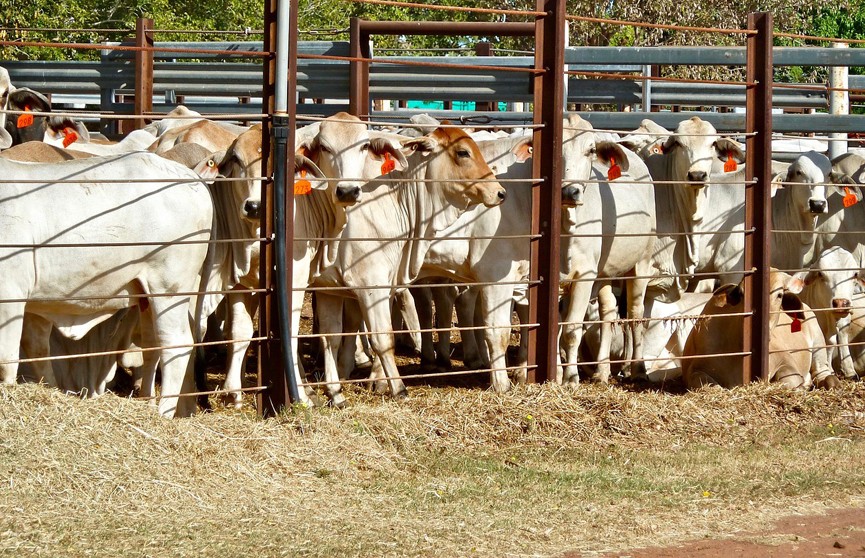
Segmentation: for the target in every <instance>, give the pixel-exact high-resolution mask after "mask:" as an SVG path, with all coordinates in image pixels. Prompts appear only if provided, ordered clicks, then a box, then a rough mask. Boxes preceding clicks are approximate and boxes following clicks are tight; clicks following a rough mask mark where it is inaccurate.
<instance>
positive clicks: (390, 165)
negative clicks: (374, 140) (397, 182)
mask: <svg viewBox="0 0 865 558" xmlns="http://www.w3.org/2000/svg"><path fill="white" fill-rule="evenodd" d="M395 168H396V161H394V160H393V159H391V158H390V153H388V152H387V151H385V152H384V162H383V163H382V164H381V173H382V174H388V173H389V172H390V171H392V170H393V169H395Z"/></svg>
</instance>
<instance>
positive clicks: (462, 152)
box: [457, 149, 471, 159]
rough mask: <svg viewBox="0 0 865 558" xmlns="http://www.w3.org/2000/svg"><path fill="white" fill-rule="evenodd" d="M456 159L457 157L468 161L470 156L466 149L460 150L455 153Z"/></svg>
mask: <svg viewBox="0 0 865 558" xmlns="http://www.w3.org/2000/svg"><path fill="white" fill-rule="evenodd" d="M457 157H459V158H460V159H468V158H469V157H471V154H470V153H469V152H468V149H460V150H459V151H457Z"/></svg>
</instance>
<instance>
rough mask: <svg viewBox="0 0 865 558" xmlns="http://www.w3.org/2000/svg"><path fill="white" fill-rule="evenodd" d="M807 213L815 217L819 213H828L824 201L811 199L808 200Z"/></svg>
mask: <svg viewBox="0 0 865 558" xmlns="http://www.w3.org/2000/svg"><path fill="white" fill-rule="evenodd" d="M808 211H809V212H811V213H813V214H815V215H818V214H820V213H827V212H828V211H829V208H828V206H827V205H826V200H824V199H820V198H811V199H809V200H808Z"/></svg>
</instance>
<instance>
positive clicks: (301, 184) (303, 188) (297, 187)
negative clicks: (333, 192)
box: [294, 169, 312, 196]
mask: <svg viewBox="0 0 865 558" xmlns="http://www.w3.org/2000/svg"><path fill="white" fill-rule="evenodd" d="M310 192H312V184H310V182H309V180H307V179H306V169H300V180H298V181H296V182H295V183H294V195H295V196H303V195H306V194H308V193H310Z"/></svg>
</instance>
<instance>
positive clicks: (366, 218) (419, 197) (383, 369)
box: [302, 114, 510, 402]
mask: <svg viewBox="0 0 865 558" xmlns="http://www.w3.org/2000/svg"><path fill="white" fill-rule="evenodd" d="M376 140H381V141H380V142H377V141H376ZM402 145H403V151H408V152H409V153H408V155H407V156H404V155H403V154H402V153H400V151H399V150H397V149H396V148H395V147H394V145H393V143H392V142H391V141H390V140H388V139H387V138H383V137H382V138H374V139H373V140H372V141H371V140H370V132H369V131H368V130H367V129H366V125H365V124H363V123H361V122H360V121H359V120H357V119H356V118H354V117H351V116H349V115H347V114H341V115H338V118H337V119H336V121H331V122H327V121H325V122H322V124H321V128H320V131H319V134H318V135H317V136H316V138H315V139H314V140H313V141H311V142H309V143H308V144H307V145H305V146H302V147H303V148H305V149H306V150H308V152H309V154H310V156H311V158H312V159H313V160H314V161H315V162H316V163H317V164H318V166H319V167H320V168H321V170H322V172H323V173H324V174H325V176H328V177H331V178H338V179H339V180H338V181H337V183H336V187H335V189H334V193H335V195H336V200H337V201H338V202H340V203H343V204H353V203H355V202H357V201H358V200H360V199H361V195H362V197H363V201H362V202H361V203H357V204H356V205H352V206H351V207H349V208H348V209H347V210H346V225H345V228H344V229H343V231H342V233H341V235H340V236H339V242H338V243H337V245H336V251H335V252H333V253H332V254H331V259H330V261H329V262H327V263H328V264H329V265H326V266H325V267H324V268H323V269H322V271H321V274H320V275H319V276H318V277H317V278H316V281H315V284H316V286H321V287H336V288H337V289H340V290H333V291H330V292H329V293H325V292H319V293H318V295H317V303H318V307H317V313H318V316H319V325H320V327H321V330H322V333H341V332H342V331H343V327H342V316H343V312H342V300H341V297H344V296H354V297H357V300H358V303H359V306H360V314H361V316H362V317H363V319H364V322H365V323H366V326H367V328H368V329H369V332H370V333H369V335H370V340H371V345H372V347H373V350H374V351H375V353H376V356H378V359H379V360H378V366H379V368H377V369H376V368H375V367H374V373H375V374H376V378H378V374H384V375H386V376H387V378H388V385H389V386H390V391H391V393H392V394H393V395H394V396H402V395H405V394H406V390H405V386H404V384H403V382H402V380H401V379H399V373H398V370H397V368H396V361H395V360H394V354H393V349H394V344H393V334H392V329H391V309H390V300H391V298H392V297H393V296H394V294H395V292H396V291H397V290H398V289H399V288H401V286H402V285H408V284H410V283H411V282H413V281H414V280H415V279H417V277H418V276H419V275H420V273H421V272H422V267H423V265H424V262H425V260H426V257H427V255H428V253H429V250H430V247H431V245H432V243H433V241H434V240H435V238H436V237H437V236H438V235H440V234H441V233H442V232H443V231H446V230H449V228H450V227H452V226H453V225H454V223H456V222H457V220H458V219H459V218H460V216H461V215H462V214H463V213H464V212H465V211H467V210H468V209H469V208H471V206H473V205H476V204H484V205H486V206H488V207H491V206H495V205H499V204H501V203H502V202H503V201H504V199H505V197H506V190H505V189H504V188H503V187H502V186H501V185H500V184H499V183H498V182H497V181H496V180H495V177H494V176H493V174H492V171H491V170H490V168H489V166H488V165H487V164H486V162H485V161H484V159H483V156H482V155H481V153H480V152H479V151H478V148H477V145H476V144H475V142H474V141H473V140H472V139H471V138H469V137H468V136H467V135H466V134H465V133H464V132H462V131H460V130H457V129H453V128H443V127H442V128H438V129H436V130H435V131H434V132H432V133H430V134H428V135H426V136H422V137H420V138H413V139H405V140H403V141H402ZM371 160H373V161H374V162H373V164H375V165H377V166H380V167H381V169H380V170H379V172H378V173H375V174H386V176H384V179H383V180H380V179H373V180H370V181H366V180H363V178H364V177H365V176H366V177H368V176H370V175H369V174H368V173H369V171H368V170H367V169H366V168H365V167H366V166H367V165H368V164H369V162H370V161H371ZM373 238H378V239H380V240H374V241H373V240H371V239H373ZM352 239H357V240H354V241H353V240H352ZM346 288H347V289H346ZM324 344H325V347H326V350H325V373H326V375H327V381H328V382H333V383H331V384H329V385H328V391H329V394H330V396H331V398H332V401H335V402H338V401H340V399H339V398H340V397H341V394H340V387H339V386H338V384H336V383H335V382H336V381H337V379H338V373H337V370H336V361H337V353H336V351H337V349H338V347H337V338H333V337H325V338H324ZM376 370H377V372H376ZM379 385H381V384H379ZM509 385H510V383H509V381H507V376H506V375H505V378H504V380H502V379H501V378H494V380H493V387H494V389H497V390H506V389H508V387H509Z"/></svg>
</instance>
